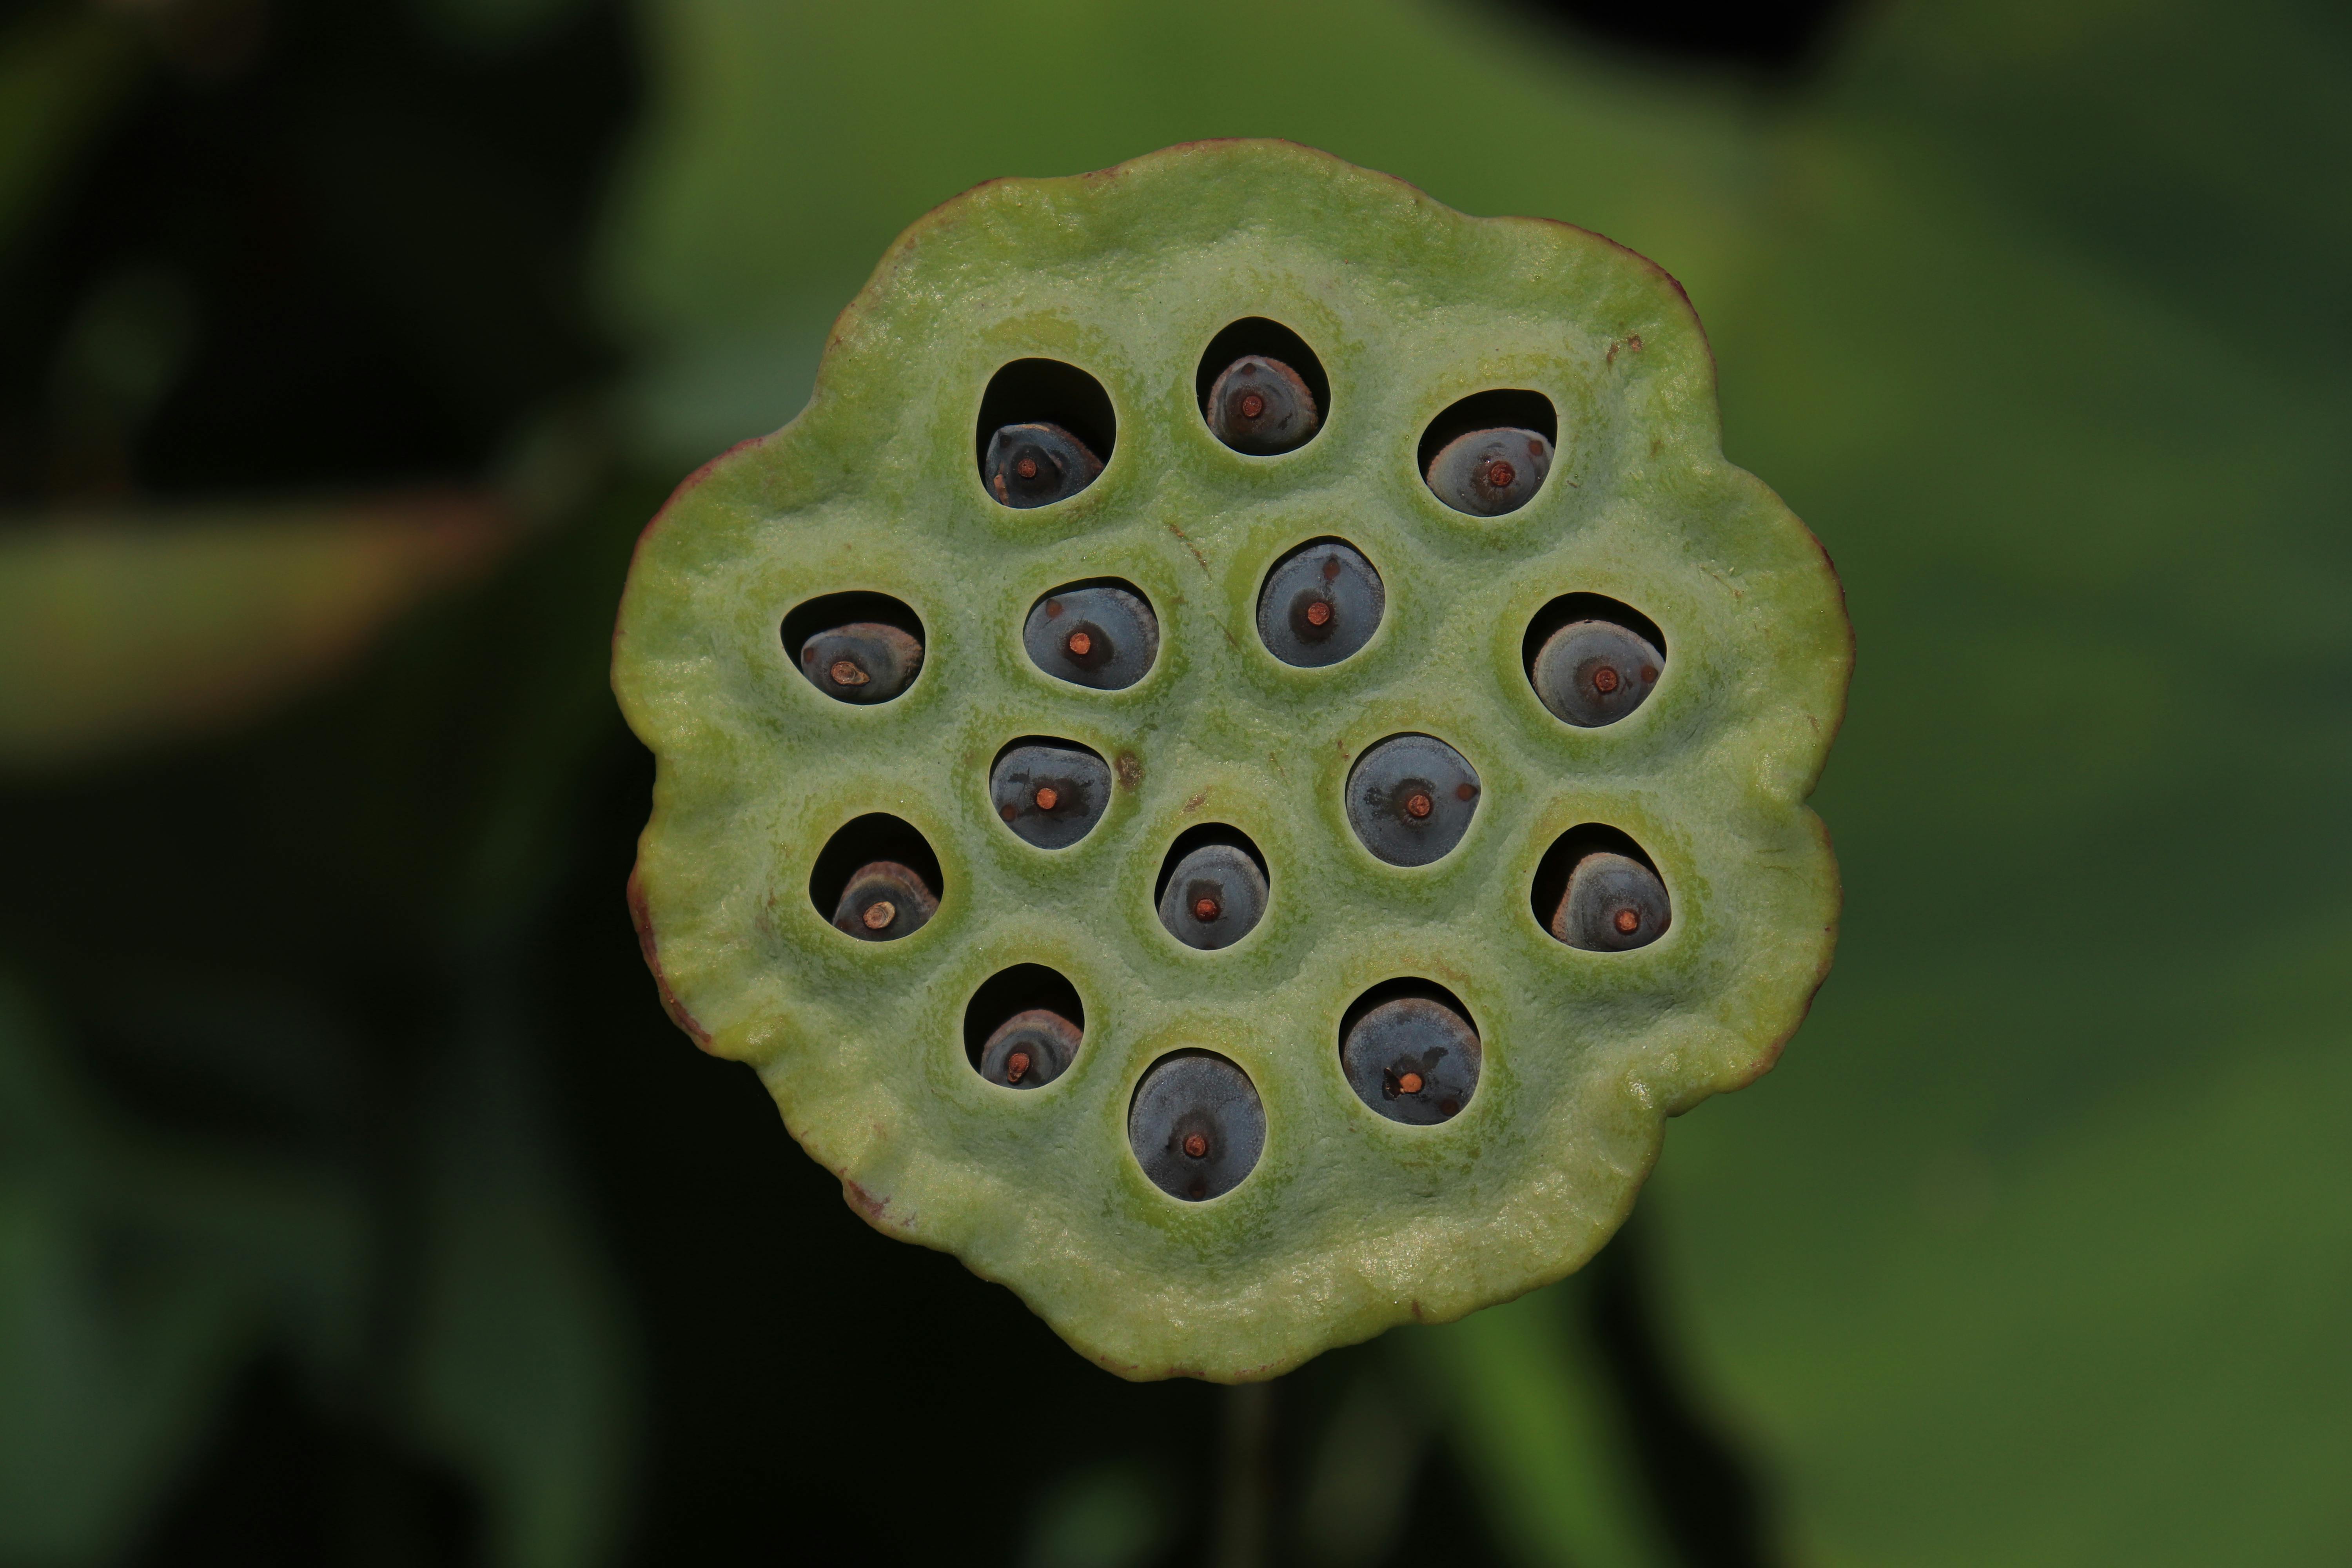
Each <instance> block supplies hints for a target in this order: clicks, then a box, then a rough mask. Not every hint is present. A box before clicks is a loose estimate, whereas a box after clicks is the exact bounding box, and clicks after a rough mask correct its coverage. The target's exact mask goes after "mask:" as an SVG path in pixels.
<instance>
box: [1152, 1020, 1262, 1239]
mask: <svg viewBox="0 0 2352 1568" xmlns="http://www.w3.org/2000/svg"><path fill="white" fill-rule="evenodd" d="M1127 1141H1128V1145H1129V1148H1131V1149H1133V1150H1134V1151H1135V1159H1136V1163H1138V1164H1139V1165H1141V1166H1142V1167H1143V1173H1144V1174H1145V1175H1146V1176H1148V1177H1150V1179H1151V1184H1152V1185H1154V1186H1156V1187H1158V1188H1159V1189H1160V1191H1161V1192H1163V1193H1166V1194H1168V1195H1169V1196H1170V1197H1172V1198H1178V1199H1181V1200H1182V1201H1184V1202H1186V1203H1202V1202H1205V1201H1206V1200H1208V1199H1210V1198H1217V1197H1223V1195H1224V1194H1227V1193H1229V1192H1231V1191H1233V1190H1234V1188H1235V1187H1237V1186H1239V1185H1241V1184H1242V1182H1243V1180H1244V1178H1245V1177H1247V1176H1248V1175H1249V1173H1250V1172H1251V1171H1253V1170H1255V1168H1256V1166H1257V1162H1258V1156H1259V1155H1260V1154H1262V1153H1263V1152H1265V1105H1264V1104H1262V1103H1261V1102H1260V1101H1259V1100H1258V1095H1257V1086H1256V1085H1255V1084H1253V1083H1251V1082H1250V1078H1249V1074H1247V1073H1245V1072H1244V1071H1243V1070H1242V1069H1241V1068H1239V1067H1237V1066H1235V1065H1234V1063H1233V1062H1232V1061H1230V1060H1228V1059H1227V1058H1224V1057H1222V1056H1219V1055H1217V1054H1216V1053H1215V1052H1213V1051H1178V1052H1176V1053H1174V1054H1173V1055H1171V1056H1165V1057H1162V1058H1160V1059H1159V1060H1158V1061H1156V1062H1154V1063H1152V1064H1151V1066H1150V1069H1149V1070H1147V1071H1146V1072H1145V1073H1144V1075H1143V1078H1142V1080H1141V1081H1140V1082H1139V1083H1138V1084H1137V1085H1136V1086H1135V1097H1134V1098H1133V1099H1132V1100H1129V1102H1128V1108H1127Z"/></svg>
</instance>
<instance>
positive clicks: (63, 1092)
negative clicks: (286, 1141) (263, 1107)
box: [0, 985, 363, 1563]
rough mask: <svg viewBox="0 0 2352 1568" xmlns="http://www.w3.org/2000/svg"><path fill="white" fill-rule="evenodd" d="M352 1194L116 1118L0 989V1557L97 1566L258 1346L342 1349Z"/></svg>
mask: <svg viewBox="0 0 2352 1568" xmlns="http://www.w3.org/2000/svg"><path fill="white" fill-rule="evenodd" d="M362 1237H363V1232H362V1224H361V1220H360V1215H359V1213H358V1210H357V1205H355V1204H354V1203H353V1201H352V1194H351V1193H349V1192H348V1191H346V1190H344V1189H342V1188H341V1186H340V1185H339V1184H337V1183H335V1182H334V1181H332V1180H331V1179H321V1177H320V1173H316V1172H313V1171H310V1170H307V1169H303V1168H299V1167H294V1166H282V1165H281V1166H273V1165H267V1164H262V1163H257V1162H252V1161H246V1162H241V1163H228V1162H226V1161H224V1160H221V1159H218V1158H215V1157H210V1156H207V1155H205V1154H203V1153H200V1152H195V1151H193V1150H180V1149H174V1148H171V1147H168V1146H165V1145H162V1144H160V1143H157V1142H152V1141H150V1140H145V1139H142V1138H140V1137H138V1136H136V1135H135V1134H133V1133H132V1132H131V1131H130V1130H129V1129H128V1128H125V1127H121V1126H118V1125H116V1124H115V1123H114V1122H113V1121H111V1120H110V1118H109V1117H108V1116H107V1115H106V1114H105V1113H104V1112H102V1111H101V1110H100V1109H99V1108H98V1106H97V1105H96V1104H95V1103H94V1100H93V1097H92V1095H91V1094H90V1092H89V1089H87V1088H86V1087H84V1086H83V1085H82V1084H80V1083H79V1082H78V1081H76V1079H75V1078H74V1076H73V1074H72V1073H71V1072H70V1071H69V1070H68V1068H67V1067H66V1065H65V1063H64V1062H63V1060H62V1059H61V1058H59V1056H58V1054H57V1053H56V1051H55V1050H54V1048H53V1047H51V1045H50V1043H49V1042H48V1041H47V1039H46V1038H44V1037H43V1033H42V1031H41V1029H40V1026H39V1025H38V1023H37V1020H36V1018H35V1016H34V1015H33V1011H32V1009H31V1006H30V1005H29V1004H28V1003H27V1002H26V999H25V998H24V997H23V996H22V995H21V994H18V993H17V992H16V990H15V989H14V988H13V987H10V986H5V985H0V1561H6V1562H11V1563H99V1562H104V1561H108V1560H110V1559H112V1558H114V1557H116V1556H117V1555H119V1554H120V1552H121V1551H122V1550H123V1548H124V1547H125V1546H127V1545H128V1544H129V1543H130V1542H131V1541H132V1540H134V1539H135V1538H136V1536H137V1535H138V1533H139V1531H140V1530H141V1528H142V1525H143V1524H144V1523H145V1521H146V1513H147V1510H148V1508H149V1506H150V1505H151V1504H152V1501H153V1500H154V1499H155V1497H156V1496H157V1494H158V1493H159V1492H161V1491H162V1490H163V1488H164V1486H165V1485H166V1484H167V1483H168V1482H170V1481H171V1480H173V1479H175V1474H176V1472H177V1470H178V1468H179V1467H180V1464H181V1463H182V1458H181V1457H182V1455H183V1454H184V1452H185V1451H186V1450H187V1449H188V1448H190V1447H192V1446H193V1443H194V1439H195V1438H196V1437H197V1436H199V1435H200V1434H201V1433H202V1431H203V1430H204V1428H205V1425H206V1421H207V1417H208V1416H209V1415H210V1412H211V1409H212V1407H213V1405H214V1404H215V1402H216V1400H217V1399H218V1397H219V1395H220V1394H221V1393H222V1391H223V1390H224V1388H225V1386H226V1383H227V1381H228V1379H229V1377H230V1376H231V1375H232V1374H233V1373H236V1371H237V1370H238V1368H239V1367H240V1365H241V1364H242V1363H243V1362H244V1361H245V1360H246V1359H247V1356H249V1355H250V1354H251V1353H252V1352H253V1351H254V1349H255V1348H256V1347H257V1345H258V1344H259V1343H260V1342H262V1341H263V1340H264V1339H265V1338H267V1337H268V1336H271V1335H273V1334H275V1335H279V1336H284V1337H286V1338H289V1339H290V1340H292V1341H293V1342H295V1343H296V1344H297V1345H299V1346H300V1347H301V1348H303V1349H304V1350H305V1351H306V1352H308V1353H309V1355H310V1358H311V1359H312V1361H313V1363H323V1362H332V1361H342V1362H348V1359H349V1357H350V1355H351V1353H352V1349H353V1344H352V1340H353V1335H354V1332H355V1330H356V1325H357V1319H358V1312H357V1301H358V1299H359V1292H360V1289H361V1281H362V1258H363V1253H362Z"/></svg>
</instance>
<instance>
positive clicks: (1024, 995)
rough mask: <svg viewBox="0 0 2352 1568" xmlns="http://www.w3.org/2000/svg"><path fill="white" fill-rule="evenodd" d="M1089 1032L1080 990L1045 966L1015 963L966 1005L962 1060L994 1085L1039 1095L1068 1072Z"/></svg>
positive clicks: (996, 975)
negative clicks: (1048, 1085)
mask: <svg viewBox="0 0 2352 1568" xmlns="http://www.w3.org/2000/svg"><path fill="white" fill-rule="evenodd" d="M1086 1027H1087V1008H1086V1004H1085V1003H1083V1002H1081V1001H1080V1000H1078V991H1077V987H1076V986H1075V985H1072V984H1070V982H1069V981H1068V979H1067V978H1066V977H1065V976H1063V975H1062V974H1061V973H1058V972H1057V971H1055V970H1052V969H1048V968H1047V967H1046V966H1045V965H1044V964H1042V963H1016V964H1014V965H1013V967H1011V968H1010V969H1003V970H999V971H998V972H997V973H994V974H992V975H990V976H989V977H988V979H987V980H985V981H983V982H982V984H981V987H980V989H979V990H977V991H974V992H973V993H972V994H971V1001H970V1002H968V1003H966V1004H965V1005H964V1010H963V1049H964V1056H965V1058H967V1059H968V1060H969V1061H970V1062H971V1068H972V1070H973V1071H974V1072H976V1073H978V1074H980V1076H981V1077H982V1078H984V1079H987V1080H988V1081H989V1082H991V1083H992V1084H996V1085H998V1086H1000V1087H1002V1088H1004V1089H1039V1088H1042V1087H1044V1086H1045V1085H1046V1084H1049V1083H1051V1082H1053V1081H1054V1080H1055V1079H1057V1078H1059V1077H1061V1076H1062V1075H1063V1074H1064V1073H1066V1072H1067V1071H1069V1070H1070V1064H1071V1063H1072V1062H1073V1061H1074V1060H1076V1058H1077V1054H1078V1046H1079V1043H1080V1042H1081V1041H1082V1040H1083V1039H1084V1038H1085V1037H1086Z"/></svg>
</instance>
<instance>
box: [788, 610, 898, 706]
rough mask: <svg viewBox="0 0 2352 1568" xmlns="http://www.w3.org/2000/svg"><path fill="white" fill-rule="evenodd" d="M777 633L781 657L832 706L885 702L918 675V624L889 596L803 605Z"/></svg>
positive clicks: (896, 694)
mask: <svg viewBox="0 0 2352 1568" xmlns="http://www.w3.org/2000/svg"><path fill="white" fill-rule="evenodd" d="M781 632H782V639H783V647H784V654H785V657H786V658H790V659H792V661H793V663H794V664H795V665H797V666H798V667H799V668H800V672H801V675H802V676H803V678H804V679H806V680H807V681H808V683H809V684H810V685H811V686H814V687H815V688H816V689H818V690H819V691H822V692H824V694H825V695H826V696H827V697H830V698H832V699H833V700H835V701H836V702H849V703H855V704H857V705H859V706H861V707H869V706H871V705H873V704H875V703H877V702H887V701H889V700H891V699H892V698H894V697H896V696H898V694H899V693H900V692H902V691H904V690H906V689H907V688H908V687H909V686H912V685H913V684H914V683H915V677H916V676H918V675H919V674H921V673H922V668H923V623H922V620H921V618H920V617H919V616H917V615H916V614H915V612H914V611H913V610H912V609H911V608H909V607H908V605H907V603H906V602H905V601H904V600H902V599H894V598H892V597H891V596H890V595H887V594H875V593H864V592H855V593H846V594H826V595H821V596H819V597H817V598H814V599H809V600H806V601H804V602H803V603H802V604H799V605H794V606H793V610H792V612H791V613H790V614H788V615H787V616H784V619H783V624H782V628H781Z"/></svg>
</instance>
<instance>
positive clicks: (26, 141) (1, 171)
mask: <svg viewBox="0 0 2352 1568" xmlns="http://www.w3.org/2000/svg"><path fill="white" fill-rule="evenodd" d="M139 45H140V40H139V39H138V37H137V36H136V35H135V34H134V33H133V31H132V30H131V24H130V23H129V22H128V21H127V20H126V19H124V18H122V17H119V16H109V15H107V13H106V11H105V9H104V8H102V7H100V6H98V5H72V6H57V7H51V8H49V9H48V10H47V13H46V14H42V13H39V12H36V13H35V14H34V15H32V16H27V17H25V18H23V19H21V20H19V21H17V22H16V23H15V24H14V25H13V26H9V27H8V28H7V29H6V30H5V33H0V250H5V247H7V246H9V245H10V244H12V243H14V241H15V240H16V236H17V231H18V230H19V229H20V228H22V227H23V226H24V225H25V224H26V222H27V221H29V219H30V217H31V215H32V213H33V212H34V210H35V209H36V208H37V207H38V206H39V205H40V203H41V202H42V200H43V199H44V198H45V197H47V195H48V194H49V192H50V191H51V189H53V188H54V186H55V185H56V183H57V181H58V176H59V175H60V174H62V172H63V171H64V168H65V166H66V164H67V163H68V160H69V159H70V158H71V157H72V155H73V154H74V153H76V152H78V151H79V149H80V148H81V147H82V145H83V144H84V142H86V141H87V139H88V138H89V136H90V135H91V134H92V133H93V132H96V131H97V130H98V128H99V127H100V125H102V124H103V123H104V122H105V121H106V117H107V115H108V114H109V112H110V111H111V110H113V109H114V107H115V106H116V105H117V104H119V103H120V102H121V100H122V99H123V97H124V95H125V93H126V92H127V91H128V89H130V88H131V86H132V85H133V84H134V83H135V82H136V81H137V80H138V79H139V74H140V67H141V64H142V61H141V58H140V56H141V52H142V51H141V49H140V47H139Z"/></svg>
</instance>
